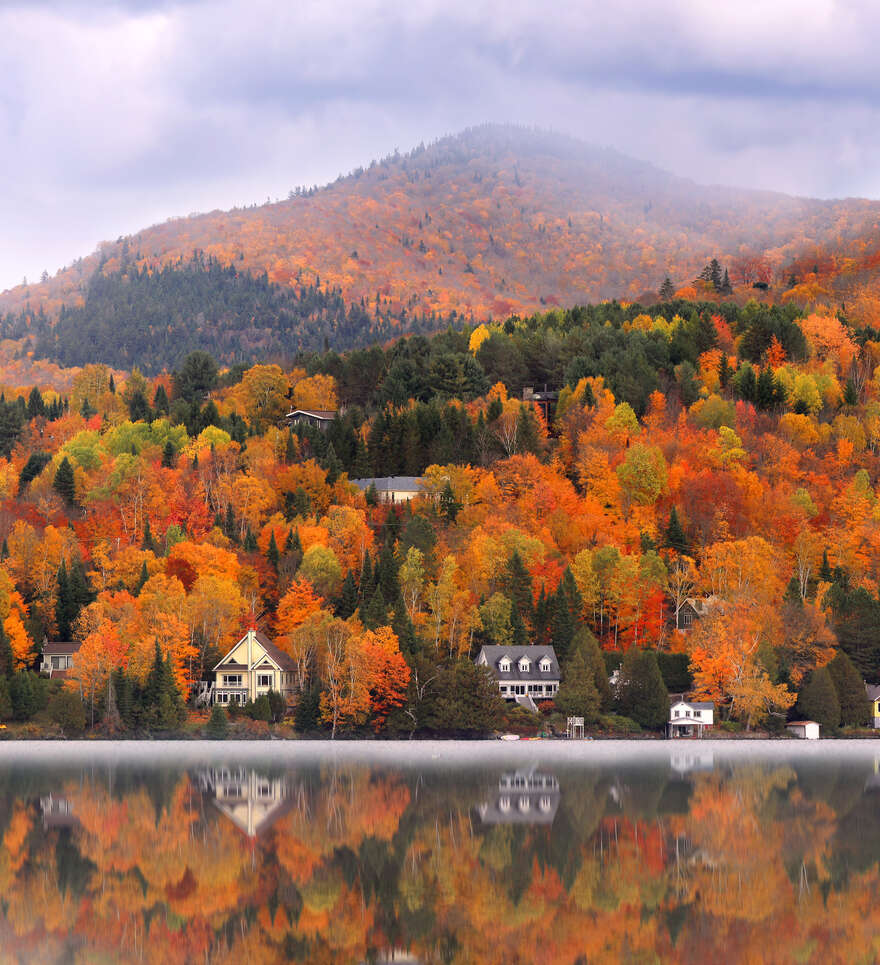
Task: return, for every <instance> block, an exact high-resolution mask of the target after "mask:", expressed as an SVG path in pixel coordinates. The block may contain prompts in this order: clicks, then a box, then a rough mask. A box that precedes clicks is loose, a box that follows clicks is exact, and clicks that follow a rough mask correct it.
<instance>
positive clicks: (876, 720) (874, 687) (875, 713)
mask: <svg viewBox="0 0 880 965" xmlns="http://www.w3.org/2000/svg"><path fill="white" fill-rule="evenodd" d="M865 690H866V691H867V692H868V700H869V701H870V702H871V726H872V727H880V684H865Z"/></svg>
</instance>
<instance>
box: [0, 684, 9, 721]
mask: <svg viewBox="0 0 880 965" xmlns="http://www.w3.org/2000/svg"><path fill="white" fill-rule="evenodd" d="M11 719H12V698H11V697H10V696H9V681H8V680H7V679H6V677H0V720H11Z"/></svg>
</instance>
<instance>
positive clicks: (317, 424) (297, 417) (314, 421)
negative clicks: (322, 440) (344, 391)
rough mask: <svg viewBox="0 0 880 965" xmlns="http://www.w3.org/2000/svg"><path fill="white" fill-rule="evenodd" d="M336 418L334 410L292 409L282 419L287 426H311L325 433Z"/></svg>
mask: <svg viewBox="0 0 880 965" xmlns="http://www.w3.org/2000/svg"><path fill="white" fill-rule="evenodd" d="M335 418H336V410H335V409H293V410H291V411H290V412H288V413H287V415H286V416H285V417H284V424H285V425H287V426H312V428H314V429H320V430H321V432H326V431H327V429H329V428H330V424H331V423H332V422H333V420H334V419H335Z"/></svg>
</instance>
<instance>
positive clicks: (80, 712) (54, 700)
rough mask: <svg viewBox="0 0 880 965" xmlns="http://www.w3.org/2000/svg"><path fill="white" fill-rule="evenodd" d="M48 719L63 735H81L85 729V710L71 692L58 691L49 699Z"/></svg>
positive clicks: (77, 697)
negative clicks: (56, 725)
mask: <svg viewBox="0 0 880 965" xmlns="http://www.w3.org/2000/svg"><path fill="white" fill-rule="evenodd" d="M49 717H50V718H51V719H52V720H53V721H54V722H55V723H56V724H58V726H59V727H60V728H61V730H62V733H65V734H81V733H82V732H83V731H84V730H85V729H86V723H87V717H86V709H85V707H84V706H83V702H82V701H81V700H80V699H79V695H78V694H75V693H74V692H73V691H72V690H59V691H58V692H57V693H55V694H53V695H52V697H50V698H49Z"/></svg>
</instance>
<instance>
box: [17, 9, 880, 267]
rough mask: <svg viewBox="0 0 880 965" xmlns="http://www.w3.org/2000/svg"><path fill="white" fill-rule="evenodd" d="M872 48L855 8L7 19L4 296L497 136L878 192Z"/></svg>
mask: <svg viewBox="0 0 880 965" xmlns="http://www.w3.org/2000/svg"><path fill="white" fill-rule="evenodd" d="M878 28H880V10H878V11H875V10H874V8H873V7H872V6H870V5H869V4H867V3H859V2H851V3H843V2H840V0H815V2H814V3H813V5H812V6H811V9H810V16H805V13H804V9H803V7H802V4H801V3H800V2H797V3H796V2H795V0H773V2H771V3H758V2H754V0H753V2H745V0H744V2H742V3H740V4H738V5H735V6H734V5H728V6H723V5H709V4H706V3H705V2H703V0H616V2H614V3H608V2H607V0H601V2H600V0H581V2H579V3H576V4H571V3H568V4H563V3H554V2H547V3H538V2H537V0H506V2H501V0H449V2H440V0H409V2H407V3H403V2H396V3H389V2H388V0H324V2H317V0H300V2H298V3H296V4H281V3H278V2H277V0H247V2H245V0H213V2H210V3H209V2H206V0H127V2H121V0H116V2H112V0H68V2H64V0H54V2H52V0H28V2H27V3H26V4H25V3H15V2H3V0H0V75H2V76H3V77H4V78H5V81H6V82H5V83H4V86H3V91H2V93H0V166H2V168H3V170H4V173H5V174H6V180H7V183H10V184H14V185H15V192H14V197H7V198H6V199H5V200H3V201H2V202H0V217H2V219H3V220H2V224H3V230H2V231H0V286H2V285H4V284H10V283H13V282H16V281H18V280H20V278H21V275H22V274H24V273H25V272H27V273H28V274H29V275H31V276H33V275H35V274H37V273H38V272H39V271H40V270H41V269H42V268H43V267H44V266H45V267H48V268H49V269H50V270H54V268H55V267H58V266H59V265H60V264H61V263H62V262H64V261H69V260H70V259H71V258H72V257H73V256H74V255H76V254H78V253H85V252H86V251H87V250H89V249H91V248H92V247H93V246H94V244H95V243H96V242H97V241H99V240H100V239H102V238H105V237H116V236H117V235H118V234H120V233H122V232H127V231H132V230H136V229H137V228H138V227H141V226H143V225H145V224H148V223H152V222H155V221H157V220H161V219H163V218H165V217H167V216H170V215H173V214H185V213H187V212H189V211H190V210H194V209H202V210H205V209H210V208H213V207H227V206H231V205H233V204H236V203H249V202H251V201H254V200H260V201H261V200H265V198H266V197H267V196H271V197H276V196H283V195H285V194H286V192H287V190H288V189H289V188H290V187H292V186H294V185H295V184H298V183H305V184H311V183H321V182H324V181H327V180H332V179H333V178H334V177H335V176H336V175H337V174H338V173H340V172H345V171H348V170H350V169H352V168H354V167H356V166H357V165H360V164H364V163H367V162H368V161H369V160H370V159H371V158H373V157H376V156H378V155H383V154H386V153H389V152H390V151H392V150H394V149H395V148H399V149H401V150H406V149H407V148H409V147H411V146H413V145H414V144H417V143H418V142H420V141H427V140H430V139H432V138H434V137H437V136H440V135H442V134H445V133H451V132H454V131H456V130H458V129H460V128H462V127H464V126H466V125H469V124H473V123H479V122H481V121H484V120H501V121H514V122H519V123H526V124H537V125H543V126H548V127H553V128H555V129H557V130H561V131H566V132H568V133H571V134H574V135H575V136H579V137H583V138H584V139H587V140H590V141H594V142H597V143H604V144H609V145H611V146H614V147H616V148H617V149H618V150H620V151H622V152H623V153H628V154H633V155H635V156H638V157H642V158H644V159H646V160H649V161H651V162H653V163H655V164H657V165H659V166H662V167H666V168H668V169H670V170H673V171H675V172H677V173H681V174H684V175H686V176H689V177H692V178H694V179H696V180H700V181H704V182H711V183H732V184H737V185H743V186H757V187H766V188H777V189H780V190H786V191H789V192H792V193H803V194H813V195H820V196H831V195H845V194H867V195H877V194H878V193H880V176H878V174H876V173H875V172H876V171H877V164H876V157H877V151H878V148H880V136H878V134H877V133H875V132H877V131H880V123H878V122H880V116H878V115H880V108H878V107H877V106H875V105H876V104H877V102H878V99H877V94H878V92H880V91H878V74H877V71H876V68H875V65H874V64H875V58H874V51H873V49H872V40H873V38H874V37H876V36H878V34H880V31H878Z"/></svg>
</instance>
